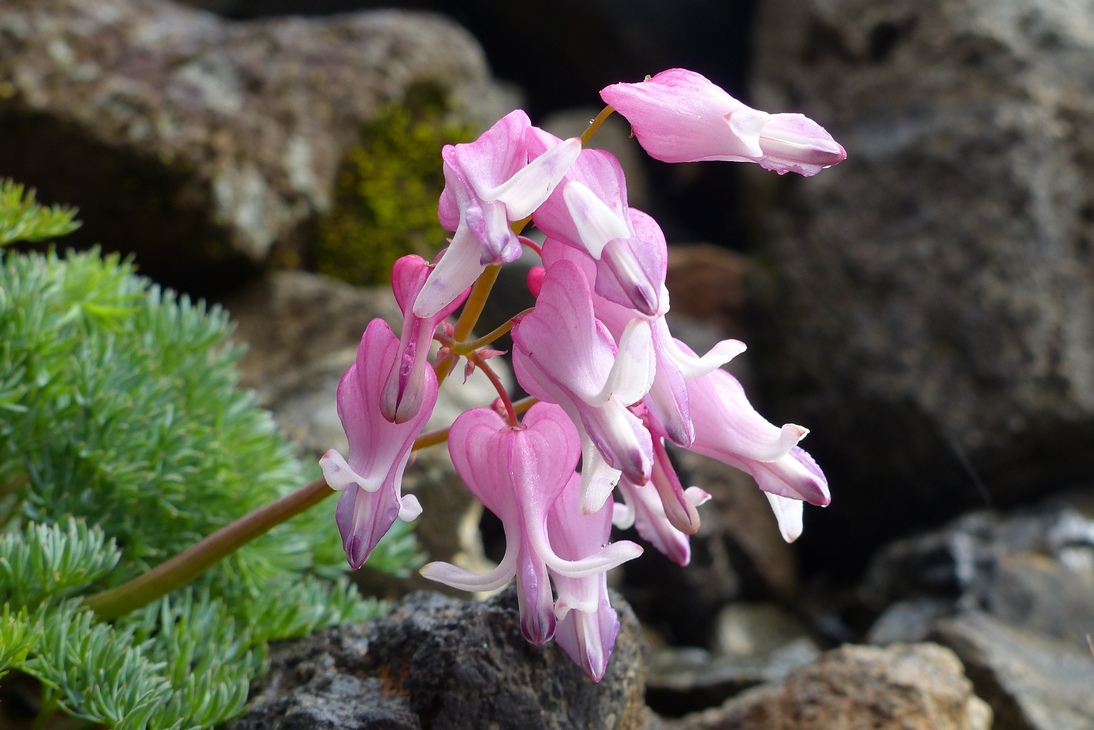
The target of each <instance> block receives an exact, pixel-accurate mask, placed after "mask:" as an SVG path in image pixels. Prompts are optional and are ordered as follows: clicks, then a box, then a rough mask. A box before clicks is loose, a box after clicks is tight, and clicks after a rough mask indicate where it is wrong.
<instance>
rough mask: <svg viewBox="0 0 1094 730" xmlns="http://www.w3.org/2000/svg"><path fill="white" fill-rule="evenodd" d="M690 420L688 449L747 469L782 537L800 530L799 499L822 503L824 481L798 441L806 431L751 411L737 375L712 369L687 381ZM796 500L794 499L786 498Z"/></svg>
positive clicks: (826, 497) (825, 497)
mask: <svg viewBox="0 0 1094 730" xmlns="http://www.w3.org/2000/svg"><path fill="white" fill-rule="evenodd" d="M687 385H688V397H689V398H690V401H691V404H692V409H691V415H692V422H693V423H694V425H695V440H694V441H693V442H692V444H691V447H690V448H691V450H692V451H694V452H696V453H698V454H702V455H704V456H709V457H711V458H713V459H717V460H718V461H721V462H723V463H725V464H729V465H730V466H734V467H737V468H738V469H740V470H742V471H744V472H747V473H748V474H750V475H752V478H753V479H755V480H756V484H757V486H759V488H760V489H761V490H763V491H764V492H765V493H766V494H768V495H769V496H768V500H769V501H770V502H771V506H772V508H773V509H774V511H775V516H776V517H777V518H778V520H779V528H780V530H781V532H782V534H783V537H785V538H786V539H787V540H793V539H795V538H797V537H798V535H800V534H801V509H800V503H801V502H803V501H805V502H809V503H810V504H815V505H819V506H822V507H823V506H826V505H827V504H828V502H829V501H830V500H831V497H830V495H829V493H828V481H827V479H825V477H824V473H823V472H822V471H821V470H820V467H818V466H817V464H816V462H814V461H813V459H812V457H810V456H809V454H808V453H807V452H806V451H805V450H804V449H802V448H800V447H799V446H797V443H798V441H800V440H801V439H802V438H804V437H805V435H806V434H807V433H808V431H807V430H806V429H804V428H802V427H801V426H796V425H794V424H792V423H788V424H785V425H783V426H782V427H779V426H775V425H774V424H772V423H770V422H769V421H767V420H766V419H765V418H764V417H763V416H761V415H760V414H759V413H757V412H756V411H755V409H753V408H752V406H751V404H749V402H748V399H747V398H746V397H745V393H744V389H743V388H742V387H741V384H740V383H739V382H737V379H736V378H734V377H733V376H732V375H730V374H729V373H727V372H726V371H725V370H715V371H714V372H712V373H710V374H709V375H706V376H704V377H702V378H696V379H695V380H690V381H688V384H687ZM795 501H796V502H798V503H799V504H798V505H796V506H795V505H793V504H791V502H795Z"/></svg>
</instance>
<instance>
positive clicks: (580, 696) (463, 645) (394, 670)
mask: <svg viewBox="0 0 1094 730" xmlns="http://www.w3.org/2000/svg"><path fill="white" fill-rule="evenodd" d="M612 602H613V606H614V607H615V608H616V610H618V611H619V613H620V617H621V621H622V624H623V625H622V628H621V630H620V633H619V637H618V639H617V640H616V645H615V653H614V655H613V656H612V659H611V663H610V664H609V667H608V671H607V674H606V675H605V677H604V679H603V680H601V682H600V683H599V684H596V683H593V682H591V681H589V680H588V679H587V678H586V677H585V675H584V674H583V673H582V672H581V670H580V669H578V668H577V667H576V666H574V664H573V662H571V661H570V658H569V657H568V656H566V654H565V653H564V652H563V651H562V650H561V649H559V648H558V647H557V646H556V645H554V644H549V645H547V646H545V647H536V646H533V645H531V644H529V643H528V642H526V641H525V640H524V637H523V636H522V635H521V632H520V623H519V617H518V611H517V602H516V593H515V590H514V589H513V588H510V589H508V590H506V591H504V592H503V593H501V594H499V595H498V596H495V597H494V598H491V599H490V600H488V601H486V602H475V601H471V602H465V601H459V600H456V599H453V598H448V597H444V596H441V595H438V594H434V593H415V594H412V595H411V596H409V597H407V598H406V599H405V600H404V601H403V603H402V604H401V605H400V606H399V607H398V608H396V609H395V610H394V611H393V612H391V613H389V614H387V615H385V616H381V617H380V618H378V619H375V620H373V621H370V622H367V623H364V624H360V625H354V626H339V627H334V628H331V629H328V630H326V631H323V632H320V633H318V634H316V635H314V636H311V637H308V638H306V639H302V640H300V641H297V642H292V643H288V644H285V645H282V646H280V647H278V648H276V649H275V650H274V651H273V652H272V656H271V664H272V666H271V671H270V673H269V674H268V675H267V676H266V677H264V678H263V679H262V680H260V682H261V684H260V685H258V686H255V687H254V688H253V691H252V700H251V704H250V708H249V711H248V713H247V714H246V715H244V716H243V717H241V718H240V719H238V720H236V721H235V722H234V723H233V724H232V725H231V727H232V728H234V730H250V729H254V730H258V729H259V728H262V729H263V730H265V729H266V728H275V729H278V728H290V727H292V728H296V727H301V728H302V727H319V728H325V727H340V728H345V729H346V730H356V729H358V728H380V727H384V728H389V727H390V728H419V727H430V728H435V729H436V730H441V729H442V728H452V729H453V730H456V729H460V730H462V729H463V728H487V727H489V728H498V729H499V730H502V729H504V728H514V730H516V729H518V728H519V730H534V729H536V728H558V729H560V730H562V729H565V728H592V727H595V728H639V727H643V726H644V725H645V724H646V722H647V711H646V709H645V705H644V703H643V700H642V691H643V688H644V684H645V671H646V670H645V662H644V659H643V655H642V652H643V648H642V644H641V638H640V635H639V630H638V625H637V621H636V619H635V618H634V614H633V613H631V611H630V609H629V608H628V607H627V606H626V604H625V603H624V602H623V601H622V600H621V599H619V598H618V597H617V596H616V597H613V599H612ZM308 723H313V724H308ZM332 723H335V724H332ZM337 723H342V724H337Z"/></svg>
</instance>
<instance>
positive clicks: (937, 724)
mask: <svg viewBox="0 0 1094 730" xmlns="http://www.w3.org/2000/svg"><path fill="white" fill-rule="evenodd" d="M665 727H666V728H671V729H672V730H728V729H729V728H732V729H733V730H831V728H898V727H899V728H903V729H905V730H989V728H991V727H992V724H991V710H990V709H989V708H988V706H987V705H986V704H985V703H984V702H983V700H981V699H980V698H978V697H977V696H976V695H974V694H973V692H972V684H971V683H970V682H969V680H968V679H967V678H966V677H965V675H964V673H963V671H962V667H961V662H960V661H958V659H957V657H956V656H954V654H953V652H951V651H949V650H948V649H945V648H943V647H940V646H937V645H935V644H912V645H894V646H891V647H889V648H887V649H878V648H875V647H868V646H844V647H841V648H839V649H834V650H832V651H829V652H826V653H825V654H823V655H821V657H820V658H819V659H818V660H817V661H815V662H813V663H811V664H809V665H808V666H805V667H802V668H800V669H795V670H794V671H792V672H791V673H790V674H789V676H787V678H786V679H785V680H783V681H782V682H779V683H771V684H767V685H763V686H761V687H756V688H754V689H751V690H748V691H747V692H744V693H743V694H741V695H740V696H738V697H736V698H734V699H732V700H730V701H729V702H727V703H725V704H724V705H723V706H722V707H720V708H717V709H713V710H707V711H705V712H700V713H695V714H693V715H690V716H688V717H685V718H683V719H681V720H678V721H675V722H671V723H669V722H666V723H665Z"/></svg>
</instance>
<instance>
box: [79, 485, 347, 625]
mask: <svg viewBox="0 0 1094 730" xmlns="http://www.w3.org/2000/svg"><path fill="white" fill-rule="evenodd" d="M331 494H334V490H332V489H331V488H330V487H328V486H327V483H326V482H325V481H323V480H322V479H316V480H315V481H314V482H312V483H311V484H309V485H307V486H306V487H303V488H302V489H298V490H297V491H295V492H293V493H292V494H288V495H286V496H284V497H282V498H281V499H279V500H277V501H275V502H271V503H270V504H268V505H266V506H265V507H260V508H259V509H257V510H255V511H254V512H251V513H250V514H248V515H244V516H243V517H240V518H239V519H238V520H236V521H235V522H232V523H230V524H228V525H225V526H224V527H222V528H220V529H219V530H217V531H216V532H214V533H213V534H211V535H209V536H208V537H206V538H204V539H202V540H201V541H200V542H198V543H195V544H194V545H192V546H191V547H189V548H187V549H186V550H184V551H182V552H181V553H179V554H178V555H176V556H174V557H173V558H171V559H169V560H168V561H166V562H164V563H161V564H160V565H157V566H156V567H155V568H153V569H152V570H149V571H147V572H145V573H142V574H140V575H138V576H137V577H136V578H133V579H132V580H129V581H126V582H125V583H122V584H121V585H119V586H115V587H114V588H111V589H109V590H105V591H102V592H101V593H96V594H95V595H93V596H88V597H87V598H85V599H84V603H85V604H87V606H88V607H89V608H90V609H91V610H92V611H94V612H95V613H96V614H98V616H99V617H100V618H102V619H106V620H110V619H115V618H118V617H119V616H124V615H125V614H127V613H129V612H130V611H135V610H137V609H138V608H141V607H142V606H147V605H148V604H149V603H151V602H152V601H154V600H156V599H157V598H161V597H163V596H166V595H167V594H168V593H170V592H171V591H173V590H175V589H177V588H181V587H182V586H184V585H186V584H187V583H189V582H190V581H192V580H194V579H195V578H197V577H198V576H199V575H201V574H202V573H204V572H205V571H206V570H208V569H209V568H211V567H212V566H213V565H215V564H216V563H217V562H219V561H220V560H221V559H222V558H224V557H226V556H228V555H230V554H231V553H233V552H235V551H236V550H238V549H239V548H240V547H242V546H243V545H245V544H246V543H248V542H250V541H251V540H253V539H255V538H256V537H258V536H259V535H262V534H263V533H265V532H267V531H268V530H270V529H271V528H273V527H275V526H276V525H279V524H281V523H282V522H285V521H286V520H288V519H290V518H292V517H295V516H296V515H298V514H300V513H301V512H303V511H304V510H306V509H308V508H309V507H312V506H314V505H316V504H319V503H320V502H322V501H323V500H324V499H326V498H327V497H329V496H330V495H331Z"/></svg>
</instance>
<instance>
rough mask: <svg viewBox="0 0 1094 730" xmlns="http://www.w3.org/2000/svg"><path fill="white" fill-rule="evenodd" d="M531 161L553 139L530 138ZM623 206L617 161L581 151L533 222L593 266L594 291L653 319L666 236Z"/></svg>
mask: <svg viewBox="0 0 1094 730" xmlns="http://www.w3.org/2000/svg"><path fill="white" fill-rule="evenodd" d="M529 136H530V139H531V140H532V142H531V143H530V149H529V152H530V154H531V156H532V157H535V156H536V155H538V154H545V153H546V152H547V151H549V150H550V149H552V147H553V145H557V144H558V138H557V137H555V136H553V135H551V134H548V133H547V132H544V131H542V130H534V131H533V132H532V133H531V134H530V135H529ZM634 213H637V211H630V209H629V208H628V207H627V183H626V180H625V179H624V177H623V168H622V166H620V164H619V160H617V159H616V158H615V156H613V155H612V154H611V153H610V152H606V151H604V150H589V149H586V150H582V151H581V154H580V155H579V156H578V158H577V161H576V162H575V163H574V164H573V166H572V167H570V170H569V171H568V172H567V173H566V175H565V176H564V177H563V178H562V181H561V182H560V183H559V185H558V187H557V188H556V189H555V191H554V192H553V193H551V195H550V197H548V198H547V200H546V202H544V203H543V205H541V206H540V207H539V208H538V209H537V210H536V211H535V212H534V213H532V221H533V222H534V223H535V224H536V227H537V228H539V229H540V230H541V231H542V232H543V233H544V234H546V235H547V237H548V238H552V239H555V240H557V241H561V242H562V243H565V244H566V245H567V246H572V247H574V248H575V249H577V250H580V251H583V252H585V253H586V254H587V255H589V256H590V257H592V259H593V260H595V261H596V272H597V273H596V276H595V278H594V279H593V280H590V282H593V281H595V286H594V289H595V291H596V293H597V294H599V295H600V296H602V297H605V298H607V299H610V300H612V301H614V302H617V303H619V304H620V305H622V306H626V307H630V308H633V309H635V310H637V311H639V312H643V313H645V314H649V315H652V314H654V313H656V312H658V311H661V309H662V307H663V305H662V304H661V301H660V297H661V294H662V291H663V290H664V284H665V269H666V267H667V265H668V257H667V254H666V252H665V236H664V234H663V233H661V229H660V228H659V227H658V226H657V223H655V222H654V221H653V219H652V218H650V217H649V216H646V215H645V214H641V215H642V217H643V220H642V221H641V223H638V222H636V221H635V217H634Z"/></svg>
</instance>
